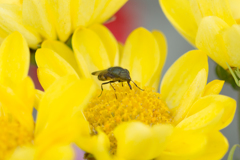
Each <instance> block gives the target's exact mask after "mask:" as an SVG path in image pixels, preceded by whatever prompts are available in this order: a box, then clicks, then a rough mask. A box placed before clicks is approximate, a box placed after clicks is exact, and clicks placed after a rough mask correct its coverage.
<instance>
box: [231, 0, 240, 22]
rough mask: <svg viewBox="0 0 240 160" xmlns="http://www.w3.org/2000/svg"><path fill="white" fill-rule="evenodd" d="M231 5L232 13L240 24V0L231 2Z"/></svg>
mask: <svg viewBox="0 0 240 160" xmlns="http://www.w3.org/2000/svg"><path fill="white" fill-rule="evenodd" d="M229 4H230V8H231V11H232V16H233V18H234V19H235V20H236V21H237V23H238V24H239V22H240V12H239V6H240V1H239V0H229Z"/></svg>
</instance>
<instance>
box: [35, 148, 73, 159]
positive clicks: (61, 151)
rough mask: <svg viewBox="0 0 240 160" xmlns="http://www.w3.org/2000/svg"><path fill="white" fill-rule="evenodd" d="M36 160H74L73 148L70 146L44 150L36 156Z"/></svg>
mask: <svg viewBox="0 0 240 160" xmlns="http://www.w3.org/2000/svg"><path fill="white" fill-rule="evenodd" d="M38 157H39V158H38ZM40 157H41V158H40ZM36 159H46V160H47V159H49V160H50V159H62V160H64V159H65V160H74V159H75V152H74V148H73V147H72V146H70V145H62V146H53V147H50V148H48V149H47V150H45V152H44V153H41V154H39V155H38V156H36Z"/></svg>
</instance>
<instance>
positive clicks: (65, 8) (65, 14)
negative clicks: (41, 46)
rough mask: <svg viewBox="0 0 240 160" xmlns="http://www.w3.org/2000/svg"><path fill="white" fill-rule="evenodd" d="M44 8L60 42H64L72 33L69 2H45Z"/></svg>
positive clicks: (50, 0) (54, 0) (64, 0)
mask: <svg viewBox="0 0 240 160" xmlns="http://www.w3.org/2000/svg"><path fill="white" fill-rule="evenodd" d="M46 2H47V4H46V8H48V9H49V12H48V13H47V14H48V17H50V19H51V23H53V25H54V27H55V30H56V33H57V36H58V38H59V40H60V41H63V42H65V41H66V40H67V39H68V38H69V36H70V34H71V33H72V28H71V27H72V26H71V10H70V9H71V8H70V2H71V1H69V0H68V1H66V0H49V1H46Z"/></svg>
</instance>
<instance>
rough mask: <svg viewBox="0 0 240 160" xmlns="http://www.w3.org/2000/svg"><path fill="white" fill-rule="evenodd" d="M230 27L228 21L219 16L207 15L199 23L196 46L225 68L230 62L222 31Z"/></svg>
mask: <svg viewBox="0 0 240 160" xmlns="http://www.w3.org/2000/svg"><path fill="white" fill-rule="evenodd" d="M228 27H229V26H228V25H227V23H226V22H224V21H223V20H222V19H220V18H218V17H214V16H209V17H205V18H203V19H202V21H201V23H200V25H199V29H198V33H197V36H196V46H197V47H198V48H199V49H201V50H202V51H204V52H205V53H207V55H208V56H209V57H210V58H212V59H213V60H214V61H215V62H216V63H218V64H219V65H221V66H222V67H223V68H224V69H227V65H226V62H228V63H229V56H228V55H227V53H226V48H225V44H224V41H223V38H222V35H221V32H222V30H224V29H226V28H228Z"/></svg>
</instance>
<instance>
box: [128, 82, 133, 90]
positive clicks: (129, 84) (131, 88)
mask: <svg viewBox="0 0 240 160" xmlns="http://www.w3.org/2000/svg"><path fill="white" fill-rule="evenodd" d="M127 83H128V86H129V88H130V89H132V86H131V85H130V81H127Z"/></svg>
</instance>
